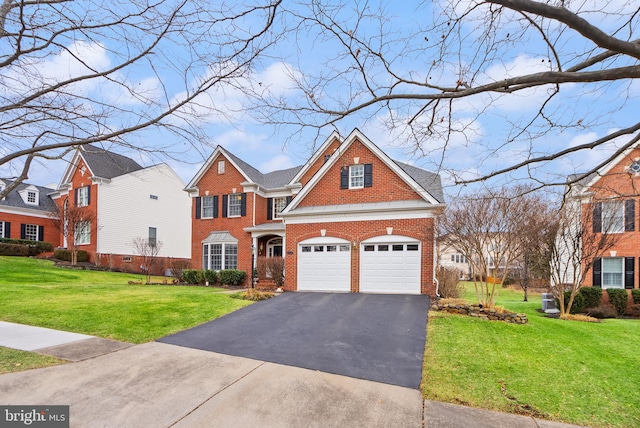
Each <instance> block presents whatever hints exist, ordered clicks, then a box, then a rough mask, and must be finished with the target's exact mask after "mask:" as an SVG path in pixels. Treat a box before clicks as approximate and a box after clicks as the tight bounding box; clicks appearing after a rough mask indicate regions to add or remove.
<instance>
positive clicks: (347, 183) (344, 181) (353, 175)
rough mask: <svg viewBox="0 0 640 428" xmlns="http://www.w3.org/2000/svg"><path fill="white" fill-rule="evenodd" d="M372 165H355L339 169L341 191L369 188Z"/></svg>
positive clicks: (371, 181)
mask: <svg viewBox="0 0 640 428" xmlns="http://www.w3.org/2000/svg"><path fill="white" fill-rule="evenodd" d="M372 177H373V165H372V164H370V163H367V164H357V165H350V166H348V167H347V166H344V167H342V168H341V169H340V188H341V189H362V188H364V187H371V186H372V183H373V180H372Z"/></svg>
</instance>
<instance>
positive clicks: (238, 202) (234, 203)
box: [227, 193, 242, 217]
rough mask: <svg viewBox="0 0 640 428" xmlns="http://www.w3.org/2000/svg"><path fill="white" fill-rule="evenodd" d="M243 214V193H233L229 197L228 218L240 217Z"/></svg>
mask: <svg viewBox="0 0 640 428" xmlns="http://www.w3.org/2000/svg"><path fill="white" fill-rule="evenodd" d="M241 213H242V193H232V194H230V195H229V202H228V205H227V217H240V215H241Z"/></svg>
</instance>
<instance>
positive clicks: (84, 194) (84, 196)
mask: <svg viewBox="0 0 640 428" xmlns="http://www.w3.org/2000/svg"><path fill="white" fill-rule="evenodd" d="M77 192H78V193H77V196H76V198H77V199H76V205H77V206H79V207H86V206H87V205H89V186H84V187H80V188H78V189H77Z"/></svg>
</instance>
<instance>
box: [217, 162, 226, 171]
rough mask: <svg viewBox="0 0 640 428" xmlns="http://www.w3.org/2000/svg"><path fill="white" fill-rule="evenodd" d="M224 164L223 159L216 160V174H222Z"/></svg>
mask: <svg viewBox="0 0 640 428" xmlns="http://www.w3.org/2000/svg"><path fill="white" fill-rule="evenodd" d="M224 168H225V164H224V161H223V160H219V161H218V174H224Z"/></svg>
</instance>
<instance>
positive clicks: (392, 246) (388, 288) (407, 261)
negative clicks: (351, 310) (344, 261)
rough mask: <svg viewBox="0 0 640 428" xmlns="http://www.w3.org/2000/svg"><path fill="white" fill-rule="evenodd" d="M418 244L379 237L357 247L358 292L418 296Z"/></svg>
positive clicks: (419, 248)
mask: <svg viewBox="0 0 640 428" xmlns="http://www.w3.org/2000/svg"><path fill="white" fill-rule="evenodd" d="M421 254H422V251H421V245H420V241H417V240H414V239H411V238H407V237H404V236H393V235H388V236H379V237H376V238H372V239H368V240H366V241H363V242H362V243H361V244H360V291H361V292H363V293H398V294H420V268H421V267H420V265H421Z"/></svg>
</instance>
